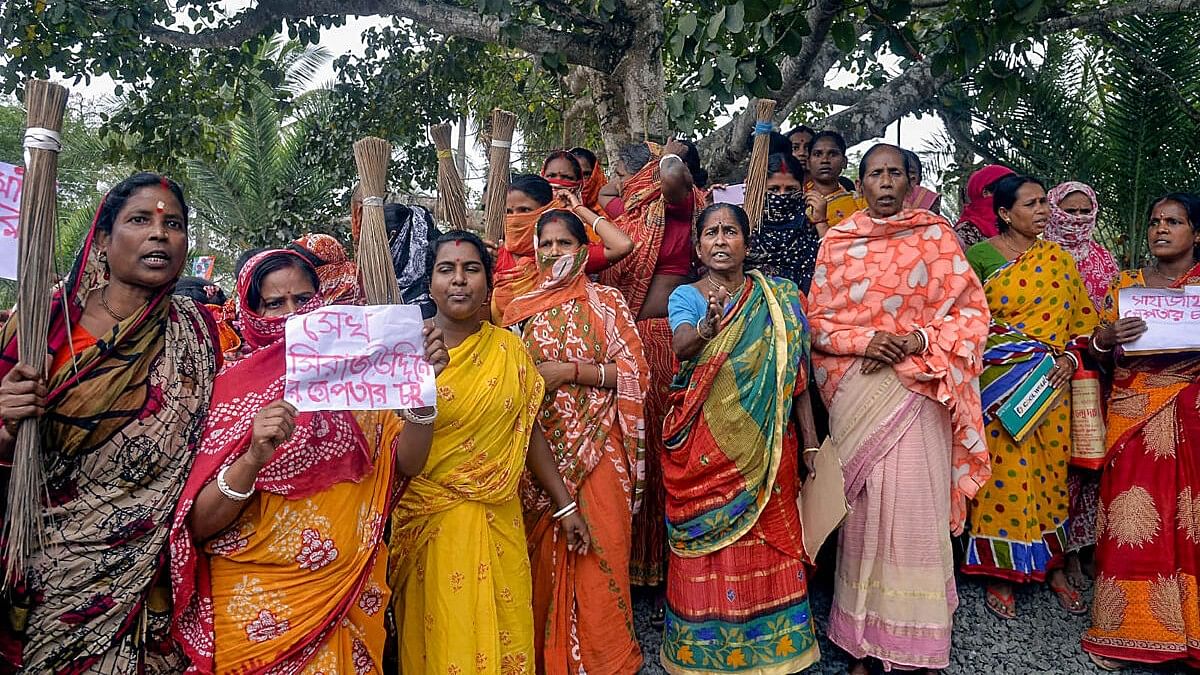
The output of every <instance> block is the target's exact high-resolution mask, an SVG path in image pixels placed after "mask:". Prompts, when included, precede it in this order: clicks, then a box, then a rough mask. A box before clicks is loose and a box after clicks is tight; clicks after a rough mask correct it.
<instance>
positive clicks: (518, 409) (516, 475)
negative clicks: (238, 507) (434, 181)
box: [389, 231, 589, 675]
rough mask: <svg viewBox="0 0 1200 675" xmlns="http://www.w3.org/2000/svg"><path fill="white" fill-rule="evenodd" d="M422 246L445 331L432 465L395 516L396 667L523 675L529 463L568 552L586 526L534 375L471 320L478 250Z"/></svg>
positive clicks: (510, 348) (481, 294)
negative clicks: (556, 454)
mask: <svg viewBox="0 0 1200 675" xmlns="http://www.w3.org/2000/svg"><path fill="white" fill-rule="evenodd" d="M430 251H431V253H430V255H431V257H432V260H431V264H430V265H427V266H426V269H427V271H428V272H427V273H429V274H430V275H431V277H430V284H429V288H430V295H431V296H432V297H433V300H434V303H435V304H436V305H437V308H438V313H437V315H436V316H435V317H434V318H433V322H434V325H436V326H438V327H439V328H441V329H442V330H443V331H444V332H445V335H446V344H447V345H448V347H449V349H450V365H449V366H448V367H447V368H446V369H445V370H444V371H443V372H442V374H441V375H440V376H439V377H438V405H437V419H436V420H435V421H434V423H433V426H432V448H431V450H430V453H429V460H428V462H427V463H426V466H425V470H424V471H422V472H421V474H420V475H418V476H415V477H414V478H413V479H412V480H411V481H409V484H408V489H407V490H406V491H405V493H404V496H403V497H402V498H401V499H400V503H399V505H398V506H397V507H396V511H395V513H394V514H393V517H392V540H391V542H390V550H391V566H390V572H389V575H390V580H391V587H392V589H393V590H394V591H395V605H394V606H395V613H396V631H397V635H398V637H399V641H400V670H401V672H403V673H404V675H420V674H422V673H427V674H428V675H435V674H436V675H469V674H472V673H474V674H477V675H526V674H529V673H533V672H534V654H533V649H534V647H533V644H534V639H533V613H532V611H531V600H530V595H531V590H530V587H531V576H530V567H529V556H528V555H527V553H526V548H525V528H524V525H523V523H522V517H521V502H520V498H519V496H518V487H519V485H520V482H521V476H522V474H523V471H524V468H525V467H526V466H528V468H529V469H530V471H531V472H532V473H533V475H534V477H535V478H536V479H537V480H538V482H539V483H540V484H541V486H542V488H543V489H544V490H545V491H546V492H547V494H548V495H549V496H550V499H551V501H552V502H553V509H554V511H553V515H552V517H553V518H554V519H555V520H556V521H558V524H559V527H561V528H562V530H563V535H564V538H565V539H566V542H567V550H568V552H569V553H573V554H577V555H586V554H587V552H588V545H589V537H588V531H587V527H586V526H585V525H584V523H583V520H582V518H581V517H580V516H579V512H578V505H577V504H576V503H575V502H574V501H573V500H572V499H571V497H570V495H569V493H568V492H567V488H566V486H564V485H563V481H562V478H561V477H559V475H558V471H557V466H556V464H555V461H554V458H553V456H552V455H551V453H550V449H549V447H548V446H547V445H546V439H545V438H544V437H543V436H542V434H541V431H540V430H538V429H537V425H536V416H537V413H538V410H539V409H540V408H541V405H542V394H543V391H544V384H543V382H542V378H541V376H540V375H538V371H537V367H536V366H535V365H534V363H533V360H532V359H531V358H530V357H529V354H528V353H527V352H526V351H525V345H524V344H523V343H522V342H521V339H520V338H518V337H517V336H515V335H513V334H512V333H510V332H508V331H505V330H501V329H499V328H496V327H495V326H493V325H492V324H490V323H487V322H482V321H480V319H479V310H480V308H481V307H483V306H484V303H486V302H487V296H488V291H489V290H490V283H491V282H490V279H491V258H490V257H489V256H488V254H487V250H486V249H485V248H484V244H483V242H482V241H480V240H479V238H478V237H476V236H475V235H473V234H470V233H468V232H464V231H454V232H450V233H447V234H444V235H442V236H441V237H439V238H438V240H437V241H435V242H434V244H433V245H432V247H431V249H430ZM527 454H528V458H527Z"/></svg>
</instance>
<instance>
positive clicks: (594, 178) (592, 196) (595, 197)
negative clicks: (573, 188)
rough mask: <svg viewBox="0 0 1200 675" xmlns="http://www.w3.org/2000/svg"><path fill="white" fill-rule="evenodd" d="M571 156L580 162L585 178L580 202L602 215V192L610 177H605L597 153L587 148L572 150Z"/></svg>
mask: <svg viewBox="0 0 1200 675" xmlns="http://www.w3.org/2000/svg"><path fill="white" fill-rule="evenodd" d="M571 154H572V155H575V159H577V160H579V168H580V169H581V170H582V172H583V173H582V175H583V176H584V180H583V187H581V188H580V191H579V198H580V200H582V201H583V205H584V206H586V207H588V208H589V209H591V210H592V211H595V212H596V213H601V212H602V210H603V207H601V206H600V190H601V189H602V188H603V187H604V186H605V184H607V183H608V176H605V175H604V168H603V167H602V166H600V160H599V159H597V158H596V153H594V152H592V151H591V150H588V149H587V148H581V147H578V148H571Z"/></svg>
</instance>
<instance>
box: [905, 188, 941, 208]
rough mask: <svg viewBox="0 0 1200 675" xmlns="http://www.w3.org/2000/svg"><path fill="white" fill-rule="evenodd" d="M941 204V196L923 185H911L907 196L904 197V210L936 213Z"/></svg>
mask: <svg viewBox="0 0 1200 675" xmlns="http://www.w3.org/2000/svg"><path fill="white" fill-rule="evenodd" d="M941 202H942V196H941V195H940V194H938V193H936V192H934V191H933V190H930V189H929V188H927V187H925V186H924V185H913V186H911V187H910V188H909V189H908V194H906V195H904V208H906V209H925V210H926V211H934V212H935V213H936V212H937V209H938V207H939V206H940V205H941Z"/></svg>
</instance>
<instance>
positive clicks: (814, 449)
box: [801, 448, 821, 455]
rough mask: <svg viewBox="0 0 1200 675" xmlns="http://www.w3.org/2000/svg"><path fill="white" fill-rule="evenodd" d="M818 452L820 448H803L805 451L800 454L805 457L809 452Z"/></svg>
mask: <svg viewBox="0 0 1200 675" xmlns="http://www.w3.org/2000/svg"><path fill="white" fill-rule="evenodd" d="M820 451H821V449H820V448H805V449H804V452H803V453H801V454H805V455H807V454H808V453H810V452H820Z"/></svg>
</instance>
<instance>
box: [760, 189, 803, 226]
mask: <svg viewBox="0 0 1200 675" xmlns="http://www.w3.org/2000/svg"><path fill="white" fill-rule="evenodd" d="M803 210H804V193H802V192H800V191H799V190H794V191H792V192H779V193H771V192H768V193H767V203H766V206H765V208H764V209H763V220H765V221H767V222H770V223H790V222H792V221H793V220H795V219H796V216H798V215H800V213H801V212H802V211H803Z"/></svg>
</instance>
